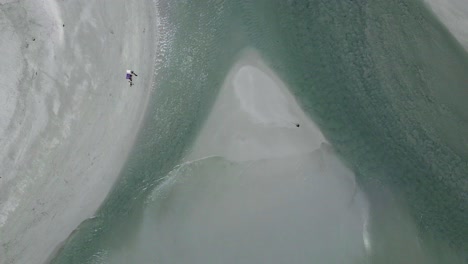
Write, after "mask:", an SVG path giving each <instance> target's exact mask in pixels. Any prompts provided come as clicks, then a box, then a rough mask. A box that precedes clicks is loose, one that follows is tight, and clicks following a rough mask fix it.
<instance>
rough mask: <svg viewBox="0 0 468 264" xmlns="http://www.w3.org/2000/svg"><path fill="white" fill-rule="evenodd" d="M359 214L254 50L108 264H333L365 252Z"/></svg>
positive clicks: (362, 206)
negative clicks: (120, 263) (130, 237)
mask: <svg viewBox="0 0 468 264" xmlns="http://www.w3.org/2000/svg"><path fill="white" fill-rule="evenodd" d="M368 224H369V223H368V207H367V201H366V198H365V196H364V194H363V193H362V192H361V191H360V190H359V188H358V187H357V184H356V183H355V180H354V175H353V173H352V172H351V171H350V170H349V169H348V168H346V167H345V166H344V165H343V163H342V162H341V161H340V160H339V158H338V157H337V156H336V155H335V154H334V152H333V150H332V148H331V146H330V145H329V144H328V143H327V141H326V140H325V138H324V137H323V135H322V133H321V132H320V130H319V129H318V127H317V126H316V125H315V124H314V123H313V122H312V120H311V119H310V118H309V117H307V116H306V114H305V113H304V112H303V111H302V110H301V108H300V106H299V105H298V103H297V102H296V100H295V98H294V96H292V95H291V94H290V92H289V90H288V89H287V87H286V86H285V84H284V83H283V82H281V80H279V79H278V78H277V77H276V75H275V74H274V73H273V72H272V71H271V70H269V68H268V67H267V66H266V65H265V64H264V63H263V62H262V60H261V57H260V56H259V55H258V54H257V53H256V52H255V51H253V50H248V51H245V52H244V53H243V55H242V56H241V58H240V60H239V62H238V63H236V64H235V65H234V66H233V67H232V69H231V71H230V73H229V74H228V76H227V78H226V80H225V82H224V85H223V87H222V88H221V90H220V93H219V95H218V98H217V100H216V101H215V103H214V106H213V108H212V111H211V113H210V114H209V115H208V118H207V119H206V121H205V123H204V126H203V128H202V129H201V130H200V133H199V135H198V138H197V139H196V141H195V143H194V145H193V147H192V149H191V151H190V152H189V154H188V155H187V156H186V158H185V159H184V162H183V163H182V164H180V165H179V166H177V167H176V168H175V169H174V170H173V171H172V172H170V173H169V175H167V177H166V178H165V180H164V181H163V182H162V183H161V184H160V185H159V186H158V187H157V188H156V189H155V190H154V191H153V193H152V195H151V196H150V197H149V199H148V201H147V206H146V209H145V212H144V217H143V221H142V226H141V227H140V231H139V234H138V235H137V239H134V240H133V241H131V242H130V245H128V247H129V248H126V249H125V250H123V251H122V252H120V251H119V252H113V253H111V254H109V255H110V257H109V259H110V260H109V262H114V261H115V262H118V261H120V260H122V259H125V262H127V263H130V262H131V263H145V262H147V261H148V260H156V259H157V260H158V262H160V263H238V262H239V261H241V262H245V263H279V262H287V261H289V262H291V263H304V262H307V261H310V259H316V260H317V261H319V262H323V263H340V262H342V261H347V260H350V259H352V260H356V259H363V258H364V257H365V256H366V255H367V254H368V251H369V250H371V241H370V239H369V236H368V231H367V227H368Z"/></svg>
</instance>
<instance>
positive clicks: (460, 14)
mask: <svg viewBox="0 0 468 264" xmlns="http://www.w3.org/2000/svg"><path fill="white" fill-rule="evenodd" d="M424 2H425V3H426V4H427V5H428V6H429V8H430V9H431V10H432V11H433V12H434V13H435V14H436V15H437V16H438V17H439V19H440V20H441V21H442V23H444V24H445V26H446V27H447V28H448V29H449V30H450V32H451V33H452V35H453V36H454V37H455V38H456V39H457V40H458V41H459V42H460V43H461V44H462V46H464V47H465V49H468V1H466V0H424Z"/></svg>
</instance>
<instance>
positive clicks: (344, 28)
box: [52, 0, 468, 263]
mask: <svg viewBox="0 0 468 264" xmlns="http://www.w3.org/2000/svg"><path fill="white" fill-rule="evenodd" d="M158 8H160V10H161V15H162V16H164V17H165V18H166V19H167V21H168V23H169V28H170V34H169V37H168V41H169V42H168V45H169V47H170V48H169V49H168V51H167V52H165V53H163V54H161V58H162V59H163V61H164V64H163V66H162V67H161V68H160V69H158V71H157V72H156V74H155V79H156V80H157V82H156V85H155V93H154V94H153V95H152V101H151V105H150V106H149V109H148V112H147V114H146V119H145V123H144V125H143V128H142V131H141V133H140V135H139V139H138V141H137V142H136V144H135V147H134V149H133V152H132V154H131V155H130V157H129V160H128V161H127V164H126V165H125V168H124V170H123V171H122V174H121V176H120V180H119V181H118V182H117V183H116V185H115V186H114V189H113V191H112V192H111V194H110V195H109V196H108V198H107V200H106V202H105V203H104V204H103V206H102V207H101V209H100V210H99V212H98V214H97V216H96V217H95V218H93V219H91V220H87V221H85V222H84V223H83V224H82V225H81V226H80V227H79V228H78V229H77V230H76V232H74V233H73V234H72V235H71V237H70V238H69V239H68V240H67V242H66V243H65V244H64V247H63V249H62V250H61V251H60V252H59V254H58V255H57V256H56V257H55V259H54V260H53V261H52V263H120V262H118V261H117V260H116V257H115V256H118V255H119V254H122V252H130V253H129V255H130V256H132V255H134V254H135V252H138V255H139V256H140V257H138V258H136V257H135V258H132V257H129V258H130V259H131V260H133V261H141V263H148V262H150V261H156V260H154V259H151V256H153V255H152V254H153V253H154V252H157V250H159V249H157V248H153V249H152V247H151V246H150V245H146V246H142V247H138V248H136V249H135V247H133V246H129V245H138V244H139V243H138V241H141V237H140V236H139V234H140V233H141V232H140V228H141V227H142V226H145V223H146V222H145V221H147V217H146V218H145V216H146V215H148V214H151V212H153V211H154V210H156V209H154V206H156V205H154V204H153V203H151V202H148V197H150V196H151V195H152V194H153V193H154V188H155V187H156V186H158V184H160V183H161V182H162V181H161V179H162V178H163V177H165V176H167V175H168V173H169V172H171V171H173V169H174V167H175V166H177V165H178V164H179V163H180V159H181V158H182V157H183V156H184V154H185V152H186V151H187V149H188V147H189V146H190V144H191V143H192V142H193V140H194V138H195V136H196V134H197V132H198V130H199V129H200V127H201V124H202V122H203V120H204V119H205V118H206V116H207V114H208V113H209V111H210V109H211V106H212V104H213V101H214V99H215V98H216V95H217V92H218V90H219V88H220V87H221V84H222V81H223V79H224V76H225V74H226V73H227V71H228V70H229V68H230V66H231V65H232V64H233V63H234V62H235V60H236V59H237V56H238V54H239V52H240V51H241V50H242V49H243V48H245V47H254V48H256V49H257V50H258V51H259V52H260V53H261V54H262V56H263V58H264V59H265V61H266V62H267V63H268V64H269V65H270V66H271V67H272V69H274V71H275V72H277V73H278V75H279V76H280V77H281V78H282V79H283V80H284V82H285V83H287V84H288V86H289V87H290V89H291V91H292V93H293V94H294V95H295V97H296V98H297V100H298V101H299V102H300V104H301V105H302V107H303V109H304V111H306V112H307V113H308V114H309V115H310V116H311V117H312V118H313V120H314V121H315V122H316V123H317V124H318V125H319V126H320V128H321V129H322V131H323V133H324V135H325V136H326V137H327V139H328V140H329V141H330V143H331V144H332V145H333V148H334V149H335V151H336V152H337V153H338V155H339V156H340V157H341V158H342V159H343V160H344V161H345V163H346V164H347V165H348V166H349V167H350V168H351V169H352V171H353V172H354V173H355V175H356V178H357V180H358V182H359V184H360V186H361V188H362V189H363V190H364V192H365V193H366V195H367V196H368V197H369V201H370V210H371V213H370V215H371V218H372V221H373V223H374V225H373V227H372V233H373V236H374V238H375V239H374V241H375V251H374V254H373V255H372V256H369V257H368V258H367V259H366V258H358V259H357V260H354V259H353V260H349V261H350V262H352V263H466V262H467V258H468V257H467V256H466V255H463V253H464V252H465V254H466V252H468V145H467V144H468V139H467V136H466V135H468V104H466V103H465V102H466V100H467V99H468V89H466V84H467V83H468V57H467V54H466V52H465V51H464V50H463V49H462V47H461V46H460V45H459V44H458V43H457V42H456V41H455V40H454V38H453V37H452V36H451V35H450V34H449V33H448V31H447V30H446V29H445V28H444V27H443V26H442V25H441V24H440V22H438V21H437V20H436V19H435V18H434V16H433V15H432V14H431V13H430V12H428V10H427V9H426V8H425V7H424V6H423V5H422V4H421V3H420V2H418V1H398V0H393V1H384V0H375V1H364V0H362V1H343V0H340V1H338V0H337V1H333V0H331V1H330V0H310V1H293V0H291V1H267V0H257V1H255V2H254V1H241V0H239V1H222V0H219V1H214V0H213V1H168V2H167V3H159V4H158ZM236 166H237V165H236ZM230 170H231V169H227V171H226V174H227V175H228V174H229V173H228V171H230ZM172 173H173V172H172ZM217 173H220V172H219V171H218V172H217ZM158 210H159V209H158ZM402 219H411V220H412V221H414V222H415V227H414V230H416V231H414V233H412V231H411V232H408V230H413V227H412V226H408V225H406V224H405V223H406V222H410V221H403V220H402ZM411 241H412V242H411ZM413 242H414V243H413ZM412 243H413V244H412ZM140 244H141V243H140ZM416 244H418V245H420V246H421V247H422V248H423V249H424V250H422V252H424V254H423V255H424V256H416V255H411V253H412V250H411V247H414V246H415V245H416ZM335 250H336V251H340V252H343V249H342V248H336V249H335ZM131 252H134V253H131ZM150 252H151V254H150ZM145 254H146V259H145ZM343 254H344V253H343ZM154 257H155V258H156V256H154ZM331 261H333V260H331ZM161 263H163V262H161ZM298 263H299V262H298ZM332 263H334V262H332Z"/></svg>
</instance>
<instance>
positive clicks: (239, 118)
mask: <svg viewBox="0 0 468 264" xmlns="http://www.w3.org/2000/svg"><path fill="white" fill-rule="evenodd" d="M324 142H326V140H325V138H324V137H323V135H322V133H321V132H320V130H319V129H318V128H317V126H316V125H315V124H314V123H313V122H312V121H311V120H310V118H309V117H307V116H306V115H305V114H304V112H303V111H302V110H301V109H300V106H299V105H298V104H297V102H296V100H295V99H294V97H293V96H292V95H291V94H290V93H289V91H288V89H287V88H286V86H285V84H284V83H283V82H282V81H281V80H279V79H278V78H277V77H276V75H275V74H274V73H273V72H272V71H271V70H270V69H269V68H268V67H267V66H266V65H265V64H263V62H262V60H261V58H260V56H259V54H257V53H256V52H255V51H254V50H250V49H247V50H245V51H244V52H243V54H242V55H241V56H240V60H239V61H238V62H237V63H236V64H235V65H234V66H233V67H232V69H231V71H230V72H229V74H228V76H227V77H226V80H225V82H224V85H223V88H222V89H221V91H220V94H219V95H218V99H217V101H216V103H215V105H214V106H213V110H212V112H211V114H210V115H209V117H208V118H207V120H206V122H205V125H204V127H203V129H202V130H201V131H200V134H199V137H198V138H197V140H196V142H195V144H194V146H193V151H192V152H191V153H190V154H189V155H188V156H187V157H186V160H196V159H200V158H203V157H207V156H222V157H225V158H227V159H229V160H233V161H246V160H256V159H266V158H274V157H284V156H288V155H296V154H303V153H308V152H310V151H313V150H315V149H318V148H320V145H321V144H322V143H324Z"/></svg>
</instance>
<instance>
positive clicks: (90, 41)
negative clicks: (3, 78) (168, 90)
mask: <svg viewBox="0 0 468 264" xmlns="http://www.w3.org/2000/svg"><path fill="white" fill-rule="evenodd" d="M9 5H12V7H11V9H12V10H16V9H15V8H18V10H19V9H21V8H24V9H26V10H29V11H30V13H27V14H25V16H26V17H25V21H26V20H27V19H31V18H32V17H33V18H35V19H36V20H37V21H39V22H38V24H37V25H33V26H31V27H30V28H28V29H27V30H22V31H21V30H18V29H17V28H15V29H14V30H15V31H14V32H15V34H17V35H18V36H20V39H22V40H20V42H18V45H21V54H20V55H21V56H23V57H24V58H25V60H24V61H25V66H24V67H23V69H19V71H20V75H19V77H18V86H17V88H16V89H18V90H19V91H20V94H19V96H18V97H17V98H16V101H17V102H16V109H15V111H16V112H15V113H14V114H13V115H12V117H11V118H10V119H9V123H10V125H9V129H8V130H5V131H6V132H5V133H2V134H1V135H2V137H5V138H9V139H11V140H9V141H8V142H6V143H5V142H2V144H3V146H4V150H6V152H5V154H3V155H0V164H1V165H2V168H4V169H6V170H5V171H4V175H2V176H4V177H2V178H3V179H0V191H3V192H2V194H3V195H0V218H1V219H3V221H2V223H1V224H0V236H1V237H2V244H1V245H0V255H2V258H1V259H0V263H2V264H3V263H9V262H11V261H14V262H18V263H43V262H44V261H46V260H47V259H48V258H50V256H51V254H52V253H53V251H54V250H55V249H57V246H60V243H62V242H63V241H64V240H65V239H66V238H67V237H68V236H69V235H70V233H71V232H72V231H73V230H74V229H75V228H76V227H77V226H78V225H79V224H80V223H81V222H82V221H84V220H85V219H87V218H89V217H92V216H93V214H94V213H95V212H96V210H97V209H98V208H99V207H100V205H101V204H102V202H103V201H104V199H105V197H107V194H108V192H109V191H110V190H111V188H112V186H113V184H114V183H115V181H116V180H117V178H118V176H119V174H120V171H121V169H122V167H123V165H124V163H125V161H126V160H127V157H128V155H129V154H130V151H131V149H132V146H133V144H134V142H135V140H136V137H137V135H138V132H139V130H140V128H141V126H142V123H143V119H144V113H145V112H146V109H147V106H148V103H149V100H150V94H151V93H152V92H153V83H154V80H153V78H154V67H155V64H154V63H155V59H156V58H155V55H156V50H155V47H154V45H156V43H157V41H156V38H157V37H158V36H157V34H156V30H157V27H158V25H156V22H157V21H156V19H152V18H151V16H153V15H154V13H151V10H153V9H154V8H156V7H155V5H154V2H153V1H152V0H145V1H138V2H136V3H127V2H125V1H122V3H121V4H118V3H115V1H90V2H86V3H75V2H70V3H68V2H67V3H59V2H56V1H52V2H48V5H49V6H50V5H52V6H53V7H56V8H53V10H52V11H51V10H50V8H46V7H42V6H41V5H40V4H38V3H35V2H34V1H28V2H25V3H20V4H17V3H9ZM148 5H151V7H148ZM102 10H106V11H102ZM109 10H110V11H109ZM2 11H3V10H2ZM11 13H12V14H13V13H14V12H11ZM60 14H62V15H63V14H67V16H65V17H63V18H62V17H61V16H60ZM142 14H144V15H142ZM21 18H22V17H19V18H18V19H21ZM7 19H10V20H11V19H14V18H10V17H8V18H7ZM62 19H63V21H62ZM58 20H60V21H62V22H61V23H63V25H56V24H57V21H58ZM152 20H155V21H152ZM12 23H13V24H15V21H12ZM32 35H33V38H31V37H27V38H26V40H24V39H25V38H24V36H32ZM25 47H27V48H25ZM101 48H102V49H101ZM42 50H45V51H46V52H42V53H41V51H42ZM116 59H117V61H116ZM148 65H150V66H151V67H148ZM129 67H131V68H132V69H133V70H135V71H136V72H137V74H138V75H139V77H138V78H136V80H134V82H135V85H134V86H132V87H131V88H129V87H128V83H127V82H126V80H125V75H124V73H125V69H126V68H129ZM34 72H36V73H35V74H34ZM30 73H33V74H32V76H33V77H32V78H31V77H30ZM36 76H37V77H36ZM29 86H31V87H32V89H30V90H28V89H26V87H29ZM21 91H28V92H27V93H26V92H23V93H21ZM21 113H23V114H22V115H21ZM12 124H13V125H12ZM27 128H29V129H27ZM0 132H1V130H0ZM0 154H1V153H0ZM19 234H21V235H19Z"/></svg>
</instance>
